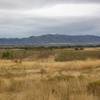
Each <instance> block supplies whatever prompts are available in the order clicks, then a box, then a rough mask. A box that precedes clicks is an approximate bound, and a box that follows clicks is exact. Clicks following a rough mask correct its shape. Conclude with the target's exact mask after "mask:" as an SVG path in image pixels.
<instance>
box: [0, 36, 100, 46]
mask: <svg viewBox="0 0 100 100" xmlns="http://www.w3.org/2000/svg"><path fill="white" fill-rule="evenodd" d="M58 44H59V45H67V44H74V45H77V44H100V36H94V35H58V34H54V35H52V34H47V35H41V36H31V37H28V38H21V39H20V38H0V45H58Z"/></svg>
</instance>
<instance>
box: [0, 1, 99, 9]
mask: <svg viewBox="0 0 100 100" xmlns="http://www.w3.org/2000/svg"><path fill="white" fill-rule="evenodd" d="M57 3H100V0H0V8H1V9H27V8H30V9H31V8H35V7H43V6H46V5H51V4H57Z"/></svg>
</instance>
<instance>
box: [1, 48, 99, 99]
mask: <svg viewBox="0 0 100 100" xmlns="http://www.w3.org/2000/svg"><path fill="white" fill-rule="evenodd" d="M0 100H100V49H99V48H85V49H84V50H76V49H74V48H73V49H65V48H64V49H28V50H26V49H10V50H9V49H7V50H5V49H1V50H0Z"/></svg>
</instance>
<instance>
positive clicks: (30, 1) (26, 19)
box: [0, 0, 100, 37]
mask: <svg viewBox="0 0 100 100" xmlns="http://www.w3.org/2000/svg"><path fill="white" fill-rule="evenodd" d="M99 3H100V0H16V1H15V0H0V37H28V36H32V35H41V34H54V33H58V34H67V35H69V34H74V35H75V34H80V35H81V34H82V35H84V34H92V35H99V34H100V14H99V13H100V4H99Z"/></svg>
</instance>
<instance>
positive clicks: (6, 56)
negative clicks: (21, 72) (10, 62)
mask: <svg viewBox="0 0 100 100" xmlns="http://www.w3.org/2000/svg"><path fill="white" fill-rule="evenodd" d="M2 58H3V59H12V58H13V53H12V52H9V51H6V52H3V54H2Z"/></svg>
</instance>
